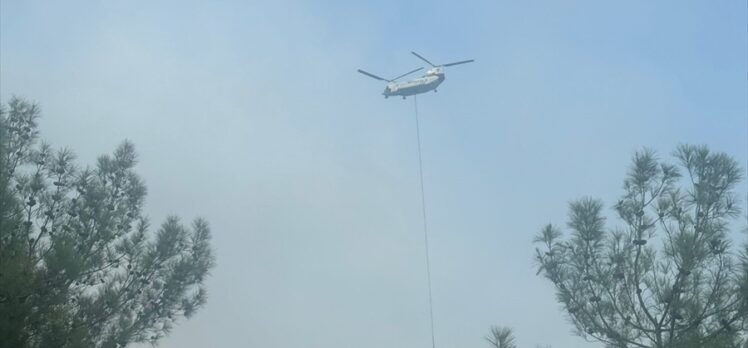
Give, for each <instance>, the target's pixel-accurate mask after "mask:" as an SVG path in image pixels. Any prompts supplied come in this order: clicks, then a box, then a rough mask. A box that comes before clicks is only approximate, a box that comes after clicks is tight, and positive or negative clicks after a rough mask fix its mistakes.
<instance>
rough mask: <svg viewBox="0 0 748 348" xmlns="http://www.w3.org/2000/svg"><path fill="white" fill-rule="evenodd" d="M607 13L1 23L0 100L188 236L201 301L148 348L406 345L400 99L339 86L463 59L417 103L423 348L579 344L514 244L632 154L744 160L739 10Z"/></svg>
mask: <svg viewBox="0 0 748 348" xmlns="http://www.w3.org/2000/svg"><path fill="white" fill-rule="evenodd" d="M611 3H613V2H601V1H543V2H541V1H512V2H509V1H497V0H492V1H402V0H384V1H381V0H380V1H368V2H360V1H344V0H327V1H307V2H304V1H294V0H281V1H274V2H271V1H210V2H209V1H203V2H190V1H142V2H139V3H136V2H134V1H90V2H76V1H65V2H63V1H13V0H2V2H0V4H1V5H0V20H1V22H0V99H1V100H2V101H7V100H8V99H9V98H10V97H11V96H12V95H19V96H23V97H27V98H30V99H33V100H35V101H37V102H38V103H40V104H41V106H42V110H43V119H42V120H41V130H42V135H43V137H44V138H45V139H47V140H48V141H49V142H51V143H52V144H53V145H55V146H69V147H71V148H72V149H74V150H75V151H76V152H77V153H78V154H79V157H80V161H81V162H83V163H89V164H92V163H94V162H93V161H94V160H95V158H96V156H97V155H99V154H101V153H105V152H111V151H112V150H113V149H114V148H115V147H116V146H117V145H118V144H119V143H120V142H121V141H122V140H123V139H130V140H132V141H133V142H134V143H135V145H136V148H137V150H138V152H139V154H140V164H139V166H138V170H139V172H140V173H142V175H143V177H144V179H145V181H146V183H147V184H148V187H149V197H148V203H147V206H146V213H147V214H148V215H149V216H151V217H152V219H153V222H154V223H160V222H161V221H163V220H164V218H165V217H166V216H167V215H169V214H177V215H179V216H181V217H183V218H184V219H187V220H190V219H192V218H194V217H198V216H202V217H205V218H207V219H208V220H209V221H210V223H211V226H212V229H213V233H214V246H215V251H216V255H217V263H218V264H217V267H216V268H215V270H214V271H213V275H212V277H211V278H210V280H209V284H208V290H209V294H210V298H209V301H208V304H207V306H206V307H205V308H204V309H203V310H201V311H200V312H198V313H197V315H196V316H195V317H194V318H193V319H191V320H190V321H187V322H183V323H182V324H181V325H179V326H178V327H177V328H176V329H175V330H174V332H173V333H172V335H171V336H170V337H168V338H167V339H165V340H163V341H162V345H161V346H162V347H169V348H176V347H264V348H276V347H277V348H286V347H325V348H348V347H356V348H383V347H408V348H414V347H423V348H426V347H429V346H430V344H431V342H430V333H429V323H428V301H427V288H426V275H425V265H424V247H423V239H422V238H423V234H422V231H421V223H422V221H421V213H420V197H419V186H418V171H417V170H418V167H417V152H416V149H417V148H416V137H415V136H416V134H415V123H414V118H413V106H414V105H413V100H412V99H408V100H405V101H403V100H400V99H398V98H396V99H388V100H385V99H383V98H382V96H381V95H380V93H381V91H382V89H383V87H384V86H383V84H382V83H380V82H379V81H375V80H372V79H369V78H367V77H365V76H363V75H360V74H358V73H356V69H358V68H363V69H365V70H368V71H370V72H373V73H376V74H380V75H383V76H395V75H398V74H400V73H402V72H405V71H408V70H410V69H412V68H415V67H418V66H420V65H421V63H422V62H421V61H419V60H417V59H416V58H415V57H413V56H411V55H410V53H409V52H410V51H411V50H415V51H417V52H419V53H421V54H422V55H424V56H426V57H427V58H429V59H430V60H432V61H434V62H438V63H447V62H451V61H455V60H462V59H471V58H473V59H475V60H476V62H475V63H473V64H467V65H461V66H458V67H454V68H448V70H447V80H446V82H445V83H444V84H443V85H442V86H441V87H440V88H439V93H436V94H434V93H430V94H427V95H424V96H422V97H419V98H418V103H419V105H418V106H419V109H420V115H421V131H422V140H423V156H424V157H423V161H424V176H425V188H426V199H427V207H428V214H429V225H430V228H431V229H430V238H431V258H432V276H433V291H434V315H435V327H436V343H437V347H444V348H447V347H461V348H465V347H484V346H485V345H486V343H485V342H484V341H483V336H484V335H485V334H486V333H487V332H488V330H489V327H490V326H491V325H508V326H511V327H513V328H514V329H515V330H516V335H517V341H518V343H519V346H520V347H523V348H524V347H534V346H535V344H544V345H545V344H551V345H553V347H554V348H577V347H582V348H584V347H601V345H599V344H585V343H584V341H583V340H582V339H581V338H579V337H576V336H574V335H572V334H571V333H570V331H571V326H570V325H569V324H568V322H566V321H565V319H564V316H563V314H562V313H561V311H560V310H559V306H558V305H557V303H556V301H555V299H554V295H553V288H552V286H551V285H550V283H549V282H547V281H546V280H544V279H543V278H541V277H537V276H535V267H534V263H533V259H532V257H533V248H534V246H533V245H532V243H531V240H532V237H533V235H534V234H535V233H537V231H538V230H539V229H540V228H541V227H542V226H543V225H544V224H546V223H548V222H553V223H558V224H560V225H563V224H564V223H565V222H566V213H567V204H568V202H569V201H570V200H572V199H575V198H580V197H583V196H594V197H599V198H602V199H604V200H605V201H606V202H607V203H608V206H610V203H611V202H614V200H615V199H616V198H617V197H618V195H619V194H621V192H622V191H621V186H622V180H623V176H624V173H625V171H626V168H627V166H628V164H629V160H630V157H631V155H632V154H633V152H634V151H635V150H637V149H639V148H641V147H642V146H648V147H651V148H653V149H655V150H657V151H658V152H659V153H660V154H661V155H662V157H663V158H669V153H670V152H671V151H672V150H673V149H674V148H675V147H676V146H677V144H679V143H682V142H688V143H697V144H702V143H703V144H708V145H710V146H711V147H712V148H713V149H714V150H718V151H724V152H727V153H729V154H730V155H733V156H734V157H735V158H737V159H739V160H740V162H741V165H743V166H744V167H745V165H746V161H747V157H748V150H747V148H748V140H747V139H748V128H747V125H748V123H747V119H746V118H747V116H746V115H747V114H748V109H747V108H748V97H747V95H748V88H747V87H746V86H747V84H748V81H747V76H748V69H747V67H746V65H747V63H746V61H747V60H748V57H747V56H746V50H747V45H748V42H747V40H748V39H747V35H746V32H747V26H748V23H747V21H746V16H747V13H748V9H747V8H746V2H745V1H716V2H715V1H656V2H652V1H618V2H615V3H616V4H611ZM741 189H742V190H743V191H744V192H745V185H742V186H741ZM607 211H608V213H610V212H611V210H610V209H609V208H608V210H607ZM611 215H612V214H611ZM609 222H611V223H613V224H615V223H618V221H617V220H612V221H609Z"/></svg>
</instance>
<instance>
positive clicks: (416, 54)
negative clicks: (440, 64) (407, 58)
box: [410, 51, 436, 67]
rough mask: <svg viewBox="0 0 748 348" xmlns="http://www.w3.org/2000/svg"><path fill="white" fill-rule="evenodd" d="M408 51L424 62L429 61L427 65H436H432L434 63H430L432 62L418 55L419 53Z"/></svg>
mask: <svg viewBox="0 0 748 348" xmlns="http://www.w3.org/2000/svg"><path fill="white" fill-rule="evenodd" d="M410 53H413V55H415V56H416V57H418V58H421V60H423V61H424V62H426V63H429V65H431V66H433V67H436V65H434V63H432V62H429V60H428V59H426V58H423V57H421V55H420V54H418V53H415V52H413V51H410Z"/></svg>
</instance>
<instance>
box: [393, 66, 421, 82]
mask: <svg viewBox="0 0 748 348" xmlns="http://www.w3.org/2000/svg"><path fill="white" fill-rule="evenodd" d="M418 70H423V67H420V68H418V69H413V70H411V71H408V72H406V73H405V74H402V75H400V76H398V77H396V78H394V79H392V80H390V81H395V80H397V79H399V78H401V77H404V76H408V75H410V74H412V73H414V72H416V71H418Z"/></svg>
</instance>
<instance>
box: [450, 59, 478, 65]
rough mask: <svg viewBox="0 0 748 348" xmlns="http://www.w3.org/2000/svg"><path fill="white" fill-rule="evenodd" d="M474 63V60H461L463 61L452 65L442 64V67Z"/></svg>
mask: <svg viewBox="0 0 748 348" xmlns="http://www.w3.org/2000/svg"><path fill="white" fill-rule="evenodd" d="M474 61H475V60H472V59H469V60H463V61H459V62H454V63H449V64H444V65H443V66H452V65H457V64H465V63H472V62H474Z"/></svg>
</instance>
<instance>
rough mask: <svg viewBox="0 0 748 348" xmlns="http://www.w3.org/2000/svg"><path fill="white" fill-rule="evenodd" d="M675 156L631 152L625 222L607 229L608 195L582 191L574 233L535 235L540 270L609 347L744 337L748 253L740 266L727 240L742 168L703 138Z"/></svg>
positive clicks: (719, 343)
mask: <svg viewBox="0 0 748 348" xmlns="http://www.w3.org/2000/svg"><path fill="white" fill-rule="evenodd" d="M674 157H675V158H676V159H677V160H678V162H679V166H674V165H670V164H667V163H664V162H661V161H660V160H658V159H657V157H656V156H655V154H654V153H653V152H651V151H646V150H645V151H642V152H639V153H637V154H636V155H635V156H634V158H633V163H632V166H631V169H630V170H629V173H628V175H627V177H626V179H625V181H624V185H623V189H624V194H623V196H622V198H621V199H620V200H619V201H618V202H617V204H615V206H614V208H615V212H616V213H617V215H618V217H619V218H620V219H621V220H622V221H623V223H624V224H623V227H621V228H618V229H614V230H606V228H605V218H604V217H603V204H602V202H600V201H598V200H594V199H591V198H583V199H580V200H578V201H574V202H572V203H571V204H570V209H569V211H570V212H569V223H568V227H569V228H570V229H571V235H570V236H569V238H568V239H566V240H564V239H562V237H563V234H562V233H561V231H560V230H559V228H558V227H556V226H552V225H548V226H546V227H545V228H543V229H542V231H541V232H540V234H539V235H538V236H537V237H536V239H535V242H536V243H538V244H540V245H541V246H540V247H539V248H538V249H537V250H536V259H537V262H538V273H539V274H543V275H544V276H545V277H546V278H547V279H549V280H550V281H551V282H552V283H553V284H554V285H555V288H556V294H557V298H558V300H559V302H560V303H561V304H562V305H563V306H564V308H565V309H566V311H567V313H568V317H569V319H570V321H571V322H572V323H573V324H574V326H575V327H576V330H577V333H578V334H579V335H580V336H583V337H585V338H588V339H592V340H597V341H601V342H604V343H606V345H607V346H609V347H657V348H661V347H741V344H745V343H740V342H745V332H746V331H745V320H746V301H747V300H746V296H748V295H746V293H747V292H746V291H747V290H748V259H746V255H748V254H745V253H744V256H743V260H742V264H741V261H740V260H739V258H737V257H736V255H735V253H733V252H732V251H731V248H730V242H729V238H728V232H729V228H730V226H731V224H734V223H735V220H736V218H737V217H738V216H739V215H740V208H739V206H738V199H737V196H736V193H735V192H734V189H735V186H736V185H737V183H738V182H740V180H741V179H742V177H741V171H740V168H739V167H738V165H737V163H736V162H735V161H734V160H733V159H731V158H730V157H729V156H727V155H725V154H721V153H712V152H710V151H709V150H708V149H707V148H706V147H705V146H689V145H684V146H680V147H679V148H678V149H677V151H675V153H674ZM682 172H683V173H682ZM746 253H748V251H746ZM741 267H742V268H741ZM741 277H742V278H741ZM741 279H742V280H741Z"/></svg>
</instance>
